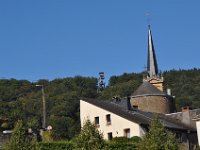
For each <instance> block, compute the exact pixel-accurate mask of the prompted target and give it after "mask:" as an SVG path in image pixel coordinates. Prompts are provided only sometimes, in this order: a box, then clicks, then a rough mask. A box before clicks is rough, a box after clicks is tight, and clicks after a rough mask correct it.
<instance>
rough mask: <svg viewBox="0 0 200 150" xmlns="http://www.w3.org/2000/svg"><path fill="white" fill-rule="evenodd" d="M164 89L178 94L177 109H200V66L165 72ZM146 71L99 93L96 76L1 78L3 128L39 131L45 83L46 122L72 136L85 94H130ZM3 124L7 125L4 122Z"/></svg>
mask: <svg viewBox="0 0 200 150" xmlns="http://www.w3.org/2000/svg"><path fill="white" fill-rule="evenodd" d="M162 75H163V77H164V88H165V89H164V90H165V91H166V89H167V88H170V89H171V91H172V95H174V96H175V101H176V107H177V110H178V111H180V109H181V107H182V106H185V105H188V106H190V107H191V108H193V109H194V108H200V102H199V101H200V100H199V97H200V93H199V91H200V69H191V70H170V71H164V72H163V73H162ZM145 76H146V75H145V73H124V74H122V75H120V76H112V77H111V78H110V79H109V83H108V85H107V86H106V88H105V89H104V90H103V92H102V94H101V95H99V94H97V87H96V85H97V78H93V77H81V76H75V77H67V78H62V79H55V80H52V81H49V80H44V79H41V80H39V81H37V82H35V83H32V82H30V81H27V80H16V79H0V115H1V116H0V117H4V118H8V119H9V120H8V121H6V122H7V123H8V124H5V122H2V121H0V123H1V124H0V130H4V129H5V128H6V129H9V128H10V129H12V128H14V124H15V123H16V122H17V121H18V120H23V121H24V122H25V123H26V124H25V126H26V127H27V128H29V127H30V128H32V129H33V130H38V129H39V128H41V126H42V92H41V87H36V86H35V85H36V84H40V85H43V86H44V91H45V98H46V105H47V106H46V107H47V125H51V126H52V127H53V130H52V131H53V133H52V134H53V136H54V139H66V138H67V139H70V138H72V137H74V136H75V135H76V134H78V133H79V131H80V116H79V100H80V99H81V98H82V97H86V98H98V99H106V100H111V99H112V97H113V96H118V97H126V96H130V95H131V94H132V93H133V92H134V91H135V90H136V89H137V88H138V87H139V86H140V84H141V83H142V80H143V77H145ZM3 123H4V124H3Z"/></svg>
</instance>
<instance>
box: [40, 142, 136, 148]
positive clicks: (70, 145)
mask: <svg viewBox="0 0 200 150" xmlns="http://www.w3.org/2000/svg"><path fill="white" fill-rule="evenodd" d="M38 149H39V150H74V149H76V148H75V147H74V145H73V143H72V142H50V143H45V142H41V143H39V144H38ZM104 149H105V150H122V149H123V150H136V145H135V144H133V143H106V146H105V148H104Z"/></svg>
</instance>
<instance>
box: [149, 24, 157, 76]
mask: <svg viewBox="0 0 200 150" xmlns="http://www.w3.org/2000/svg"><path fill="white" fill-rule="evenodd" d="M147 72H148V75H147V77H150V78H152V77H157V76H158V65H157V61H156V54H155V50H154V45H153V39H152V34H151V28H150V25H149V32H148V59H147Z"/></svg>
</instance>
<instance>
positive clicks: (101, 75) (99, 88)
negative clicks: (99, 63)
mask: <svg viewBox="0 0 200 150" xmlns="http://www.w3.org/2000/svg"><path fill="white" fill-rule="evenodd" d="M104 79H105V76H104V72H99V78H98V85H97V93H102V91H103V89H104V88H105V82H104V81H103V80H104Z"/></svg>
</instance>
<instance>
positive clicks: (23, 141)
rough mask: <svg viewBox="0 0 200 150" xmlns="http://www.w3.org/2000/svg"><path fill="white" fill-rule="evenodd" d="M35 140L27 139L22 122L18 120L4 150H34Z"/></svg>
mask: <svg viewBox="0 0 200 150" xmlns="http://www.w3.org/2000/svg"><path fill="white" fill-rule="evenodd" d="M36 146H37V141H36V138H32V137H29V135H28V134H27V132H26V130H25V128H24V125H23V122H22V121H21V120H19V121H18V122H17V123H16V126H15V128H14V130H13V133H12V136H11V138H10V140H9V142H8V144H7V145H6V148H5V149H6V150H36V149H37V148H36Z"/></svg>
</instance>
